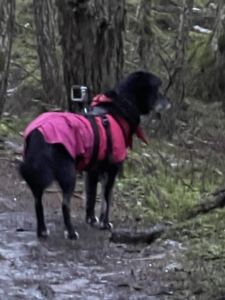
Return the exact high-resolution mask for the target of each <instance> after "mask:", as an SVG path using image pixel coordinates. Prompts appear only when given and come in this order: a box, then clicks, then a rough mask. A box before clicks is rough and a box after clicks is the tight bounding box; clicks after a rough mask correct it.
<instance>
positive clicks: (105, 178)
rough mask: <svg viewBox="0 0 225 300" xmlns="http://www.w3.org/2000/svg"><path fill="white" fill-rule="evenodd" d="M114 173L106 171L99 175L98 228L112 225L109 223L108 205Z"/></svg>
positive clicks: (106, 227) (108, 227)
mask: <svg viewBox="0 0 225 300" xmlns="http://www.w3.org/2000/svg"><path fill="white" fill-rule="evenodd" d="M116 174H117V172H116V173H114V172H112V173H111V172H107V173H104V174H103V175H102V177H101V184H102V206H101V215H100V229H112V227H113V225H112V224H111V223H109V206H110V201H111V198H112V190H113V186H114V183H115V178H116Z"/></svg>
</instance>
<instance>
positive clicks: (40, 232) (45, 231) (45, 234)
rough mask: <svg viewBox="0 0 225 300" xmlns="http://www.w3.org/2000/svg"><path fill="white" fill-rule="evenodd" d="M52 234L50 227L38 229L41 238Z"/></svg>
mask: <svg viewBox="0 0 225 300" xmlns="http://www.w3.org/2000/svg"><path fill="white" fill-rule="evenodd" d="M49 235H50V231H49V230H48V229H46V230H38V231H37V236H38V237H39V238H47V237H48V236H49Z"/></svg>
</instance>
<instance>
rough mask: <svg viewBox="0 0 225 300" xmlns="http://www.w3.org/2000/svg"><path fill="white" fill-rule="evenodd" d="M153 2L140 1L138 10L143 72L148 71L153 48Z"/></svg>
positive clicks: (140, 54) (139, 42)
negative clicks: (150, 53)
mask: <svg viewBox="0 0 225 300" xmlns="http://www.w3.org/2000/svg"><path fill="white" fill-rule="evenodd" d="M151 2H152V1H151V0H140V2H139V5H138V8H137V14H136V18H137V22H138V25H139V26H138V27H139V28H138V29H139V41H138V48H137V51H138V54H139V57H140V64H141V68H142V69H143V70H148V69H149V66H148V62H149V51H150V47H151V37H152V33H151Z"/></svg>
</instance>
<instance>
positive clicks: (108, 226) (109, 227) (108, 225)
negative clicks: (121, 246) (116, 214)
mask: <svg viewBox="0 0 225 300" xmlns="http://www.w3.org/2000/svg"><path fill="white" fill-rule="evenodd" d="M99 229H101V230H113V224H112V223H104V222H100V224H99Z"/></svg>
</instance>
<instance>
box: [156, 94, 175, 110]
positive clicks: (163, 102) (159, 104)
mask: <svg viewBox="0 0 225 300" xmlns="http://www.w3.org/2000/svg"><path fill="white" fill-rule="evenodd" d="M171 106H172V105H171V102H170V101H169V100H168V99H167V98H166V97H163V96H162V97H160V98H159V99H158V100H157V101H156V104H155V107H154V111H155V112H160V111H166V110H168V109H170V108H171Z"/></svg>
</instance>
